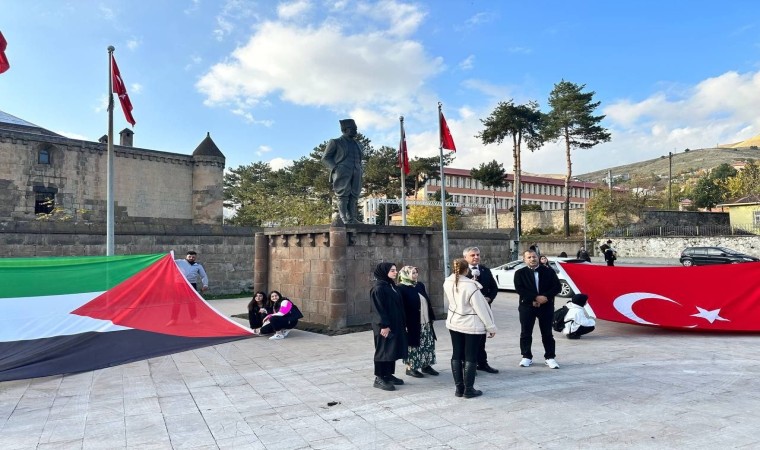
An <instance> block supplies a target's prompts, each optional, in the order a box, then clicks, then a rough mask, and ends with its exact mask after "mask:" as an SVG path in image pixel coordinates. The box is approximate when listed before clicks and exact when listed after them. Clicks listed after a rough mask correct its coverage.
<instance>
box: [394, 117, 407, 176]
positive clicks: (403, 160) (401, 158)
mask: <svg viewBox="0 0 760 450" xmlns="http://www.w3.org/2000/svg"><path fill="white" fill-rule="evenodd" d="M396 167H398V168H400V169H404V175H409V170H410V168H409V155H408V154H407V150H406V133H404V121H403V119H402V120H401V143H399V144H398V163H397V164H396Z"/></svg>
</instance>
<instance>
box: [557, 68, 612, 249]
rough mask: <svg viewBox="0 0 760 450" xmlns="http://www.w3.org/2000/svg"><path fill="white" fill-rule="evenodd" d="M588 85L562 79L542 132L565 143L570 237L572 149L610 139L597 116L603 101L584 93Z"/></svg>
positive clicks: (566, 217)
mask: <svg viewBox="0 0 760 450" xmlns="http://www.w3.org/2000/svg"><path fill="white" fill-rule="evenodd" d="M585 87H586V85H585V84H583V85H577V84H575V83H570V82H569V81H565V80H562V81H560V82H559V83H557V84H555V85H554V89H553V90H552V92H551V93H550V94H549V106H550V107H551V111H550V112H549V114H548V115H547V119H546V122H545V127H544V129H543V133H544V136H545V139H546V140H548V141H558V140H563V141H564V143H565V159H566V161H567V174H566V176H565V236H570V180H572V176H573V165H572V160H571V157H570V151H571V150H572V149H573V148H591V147H594V146H595V145H597V144H600V143H602V142H607V141H609V140H610V139H611V136H610V133H609V132H608V131H607V129H605V128H603V127H602V126H600V125H599V123H600V122H601V121H602V119H604V117H605V116H603V115H602V116H595V115H594V114H593V113H594V110H596V108H597V107H599V104H600V102H594V101H593V98H594V94H595V93H594V92H593V91H592V92H582V91H583V89H584V88H585Z"/></svg>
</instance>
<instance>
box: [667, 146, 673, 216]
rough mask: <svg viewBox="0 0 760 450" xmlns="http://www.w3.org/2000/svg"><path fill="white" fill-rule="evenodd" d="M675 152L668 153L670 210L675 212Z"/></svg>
mask: <svg viewBox="0 0 760 450" xmlns="http://www.w3.org/2000/svg"><path fill="white" fill-rule="evenodd" d="M672 203H673V152H668V209H669V210H673V205H672Z"/></svg>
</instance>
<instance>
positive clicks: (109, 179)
mask: <svg viewBox="0 0 760 450" xmlns="http://www.w3.org/2000/svg"><path fill="white" fill-rule="evenodd" d="M114 50H116V49H115V48H114V47H113V45H109V46H108V156H107V158H108V163H107V169H106V170H107V172H106V184H107V193H106V256H112V255H113V254H114V212H113V107H114V102H113V51H114Z"/></svg>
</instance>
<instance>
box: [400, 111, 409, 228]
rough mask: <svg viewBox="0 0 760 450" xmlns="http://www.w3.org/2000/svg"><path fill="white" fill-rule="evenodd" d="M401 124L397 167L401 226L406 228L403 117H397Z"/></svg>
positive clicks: (405, 156)
mask: <svg viewBox="0 0 760 450" xmlns="http://www.w3.org/2000/svg"><path fill="white" fill-rule="evenodd" d="M398 120H399V122H401V144H400V145H399V147H400V148H399V149H398V158H399V159H398V160H399V163H400V164H399V167H400V169H401V225H403V226H406V173H405V172H406V158H407V155H406V152H405V149H404V146H405V145H406V136H404V116H399V118H398Z"/></svg>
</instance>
